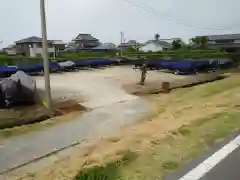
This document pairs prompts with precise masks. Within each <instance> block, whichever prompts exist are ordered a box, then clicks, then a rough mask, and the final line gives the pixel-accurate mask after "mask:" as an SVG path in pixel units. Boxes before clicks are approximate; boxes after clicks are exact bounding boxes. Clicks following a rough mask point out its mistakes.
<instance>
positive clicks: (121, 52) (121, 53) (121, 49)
mask: <svg viewBox="0 0 240 180" xmlns="http://www.w3.org/2000/svg"><path fill="white" fill-rule="evenodd" d="M120 34H121V48H120V56H121V57H122V56H123V47H122V44H123V32H121V33H120Z"/></svg>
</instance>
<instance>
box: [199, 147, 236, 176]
mask: <svg viewBox="0 0 240 180" xmlns="http://www.w3.org/2000/svg"><path fill="white" fill-rule="evenodd" d="M239 179H240V147H239V148H237V149H236V150H235V151H233V152H232V153H231V154H230V155H228V156H227V158H226V159H224V160H223V161H221V162H220V163H218V164H217V165H216V166H215V167H214V168H213V169H212V170H210V171H209V172H208V173H207V174H206V175H205V176H203V177H202V178H201V179H200V180H239Z"/></svg>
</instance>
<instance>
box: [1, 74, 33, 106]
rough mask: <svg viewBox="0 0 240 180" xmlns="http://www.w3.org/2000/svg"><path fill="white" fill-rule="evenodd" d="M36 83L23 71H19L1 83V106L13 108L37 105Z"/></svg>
mask: <svg viewBox="0 0 240 180" xmlns="http://www.w3.org/2000/svg"><path fill="white" fill-rule="evenodd" d="M36 95H37V88H36V81H35V80H34V79H33V78H32V77H31V76H29V75H27V74H26V73H24V72H23V71H18V72H16V73H15V74H13V75H11V76H10V77H9V78H5V79H3V80H2V81H1V82H0V105H1V106H4V107H12V106H15V105H29V104H33V103H35V98H36Z"/></svg>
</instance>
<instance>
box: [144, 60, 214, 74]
mask: <svg viewBox="0 0 240 180" xmlns="http://www.w3.org/2000/svg"><path fill="white" fill-rule="evenodd" d="M146 64H147V67H148V68H151V69H167V70H171V71H180V72H195V71H200V70H208V69H211V68H213V67H212V66H213V65H211V64H210V62H209V60H195V59H186V60H183V59H171V60H166V59H162V58H154V59H151V60H148V61H146Z"/></svg>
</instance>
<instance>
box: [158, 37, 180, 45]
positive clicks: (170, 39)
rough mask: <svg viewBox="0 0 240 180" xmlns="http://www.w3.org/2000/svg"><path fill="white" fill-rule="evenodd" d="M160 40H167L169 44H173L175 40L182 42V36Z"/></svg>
mask: <svg viewBox="0 0 240 180" xmlns="http://www.w3.org/2000/svg"><path fill="white" fill-rule="evenodd" d="M159 40H160V41H165V42H167V43H169V44H172V43H173V41H180V42H182V40H181V38H168V39H159Z"/></svg>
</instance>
